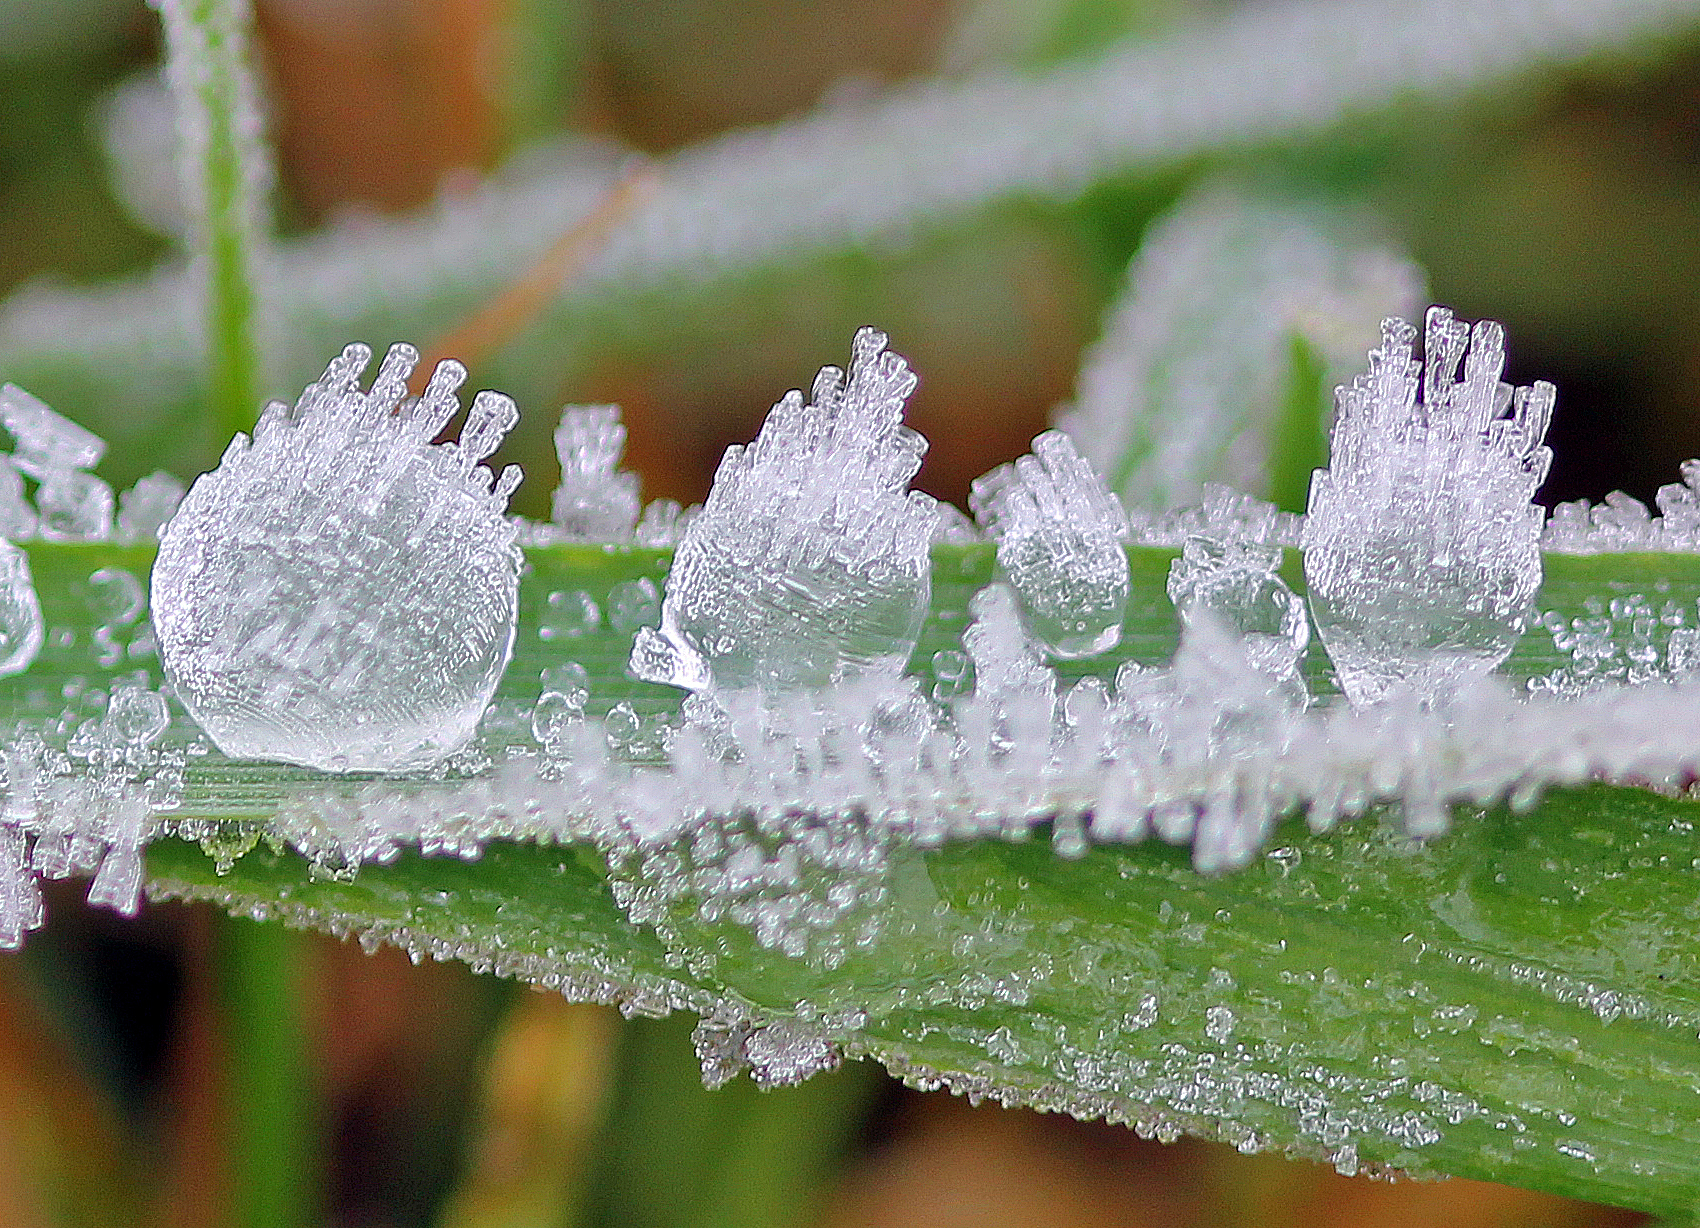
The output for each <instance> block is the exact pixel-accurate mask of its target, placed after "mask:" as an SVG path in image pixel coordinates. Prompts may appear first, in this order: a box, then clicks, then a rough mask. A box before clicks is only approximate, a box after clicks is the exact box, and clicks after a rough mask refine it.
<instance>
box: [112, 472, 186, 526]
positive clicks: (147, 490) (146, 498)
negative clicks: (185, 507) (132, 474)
mask: <svg viewBox="0 0 1700 1228" xmlns="http://www.w3.org/2000/svg"><path fill="white" fill-rule="evenodd" d="M181 502H183V483H181V482H179V481H178V480H177V479H176V478H174V477H172V476H171V475H170V474H169V473H164V472H162V471H159V470H155V471H154V472H153V473H150V474H148V476H147V477H145V478H142V479H140V480H138V481H137V482H136V484H135V485H134V486H132V487H131V488H130V489H129V490H127V491H125V492H124V493H123V494H121V495H119V496H118V540H119V541H121V542H155V541H158V540H159V534H160V531H161V530H162V529H164V528H165V526H166V523H167V522H168V521H170V519H171V518H172V516H174V515H176V513H177V505H178V504H179V503H181Z"/></svg>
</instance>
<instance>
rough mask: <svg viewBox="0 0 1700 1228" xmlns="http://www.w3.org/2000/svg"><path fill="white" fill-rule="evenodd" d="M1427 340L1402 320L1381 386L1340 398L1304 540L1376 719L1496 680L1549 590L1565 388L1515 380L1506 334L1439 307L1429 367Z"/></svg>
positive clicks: (1353, 695)
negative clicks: (1376, 708)
mask: <svg viewBox="0 0 1700 1228" xmlns="http://www.w3.org/2000/svg"><path fill="white" fill-rule="evenodd" d="M1415 335H1416V330H1415V329H1413V328H1412V327H1411V326H1410V325H1409V324H1406V323H1405V322H1403V321H1400V320H1389V321H1387V322H1386V323H1385V324H1384V325H1383V336H1382V344H1381V346H1380V347H1379V348H1377V349H1376V350H1373V351H1371V353H1370V369H1369V372H1368V373H1367V374H1365V375H1360V376H1359V377H1358V378H1357V379H1356V380H1355V381H1354V382H1353V384H1352V386H1351V387H1350V388H1342V389H1340V391H1339V393H1338V395H1337V402H1338V409H1337V413H1336V416H1335V422H1334V430H1333V436H1332V441H1331V446H1330V454H1329V467H1328V468H1327V469H1319V470H1317V472H1316V474H1315V475H1314V476H1313V478H1312V482H1311V490H1310V508H1309V513H1308V515H1307V517H1306V520H1305V526H1304V535H1303V548H1304V556H1305V557H1304V566H1305V580H1306V583H1307V586H1308V588H1309V594H1310V612H1311V616H1312V618H1313V619H1315V621H1316V628H1317V633H1318V634H1319V635H1320V636H1321V638H1322V642H1323V645H1324V646H1325V647H1326V648H1327V649H1328V655H1329V657H1330V659H1331V660H1332V661H1333V664H1334V670H1335V674H1336V676H1337V677H1338V679H1339V682H1340V687H1341V689H1342V690H1343V691H1345V693H1346V696H1347V698H1348V699H1350V700H1351V702H1352V703H1353V704H1355V705H1360V706H1361V705H1364V704H1370V703H1375V702H1377V701H1378V700H1380V699H1381V698H1382V697H1384V696H1385V695H1387V694H1388V693H1389V692H1390V691H1393V690H1396V689H1406V688H1409V689H1411V690H1413V691H1415V692H1416V693H1417V694H1418V695H1419V696H1420V697H1422V698H1423V699H1425V700H1428V699H1433V698H1435V697H1436V696H1438V695H1440V694H1443V693H1445V692H1446V691H1448V690H1450V689H1452V688H1455V687H1456V686H1457V685H1459V684H1460V683H1462V682H1463V681H1464V680H1465V679H1467V678H1468V677H1470V676H1472V675H1477V674H1482V673H1486V672H1488V671H1490V670H1492V669H1493V668H1494V667H1496V666H1497V665H1498V664H1499V663H1500V662H1502V661H1503V660H1505V658H1506V657H1507V656H1508V655H1509V654H1510V652H1511V648H1512V645H1513V644H1515V643H1516V641H1517V639H1518V637H1519V636H1520V635H1521V634H1522V632H1523V629H1524V627H1525V625H1526V624H1527V621H1528V619H1529V617H1530V615H1531V613H1532V610H1533V601H1534V595H1535V592H1536V590H1537V589H1538V588H1539V587H1540V582H1541V555H1540V534H1541V523H1542V516H1543V513H1542V511H1541V509H1540V508H1538V507H1536V506H1535V505H1534V504H1533V502H1532V499H1533V496H1534V492H1535V489H1536V488H1537V487H1538V486H1539V485H1540V484H1541V482H1542V481H1543V480H1544V479H1545V477H1546V472H1547V468H1548V465H1549V464H1550V463H1551V458H1552V454H1551V452H1550V451H1548V449H1547V448H1545V447H1544V446H1542V443H1541V440H1542V438H1543V437H1544V436H1545V434H1546V429H1547V423H1548V421H1549V420H1550V418H1551V415H1552V404H1553V396H1554V393H1553V388H1552V385H1550V384H1545V383H1537V384H1535V385H1534V386H1533V387H1530V388H1518V389H1515V390H1513V389H1512V388H1511V387H1510V386H1509V385H1507V384H1505V383H1504V382H1502V381H1501V380H1500V378H1499V377H1500V373H1501V371H1502V370H1503V368H1504V364H1505V343H1504V333H1503V331H1502V330H1501V329H1500V327H1499V326H1498V325H1497V324H1494V323H1491V322H1487V321H1484V322H1482V323H1480V324H1477V325H1476V326H1475V327H1474V328H1473V329H1471V328H1470V327H1469V326H1467V325H1465V324H1464V323H1463V322H1461V321H1457V320H1454V319H1453V317H1452V314H1451V312H1449V311H1447V310H1445V309H1444V308H1440V307H1435V308H1431V309H1430V311H1429V314H1428V319H1427V329H1426V339H1425V356H1424V360H1423V362H1422V364H1419V363H1418V362H1417V361H1416V360H1415V359H1414V358H1413V357H1412V343H1413V341H1414V339H1415ZM1460 364H1462V372H1461V373H1460ZM1419 385H1420V392H1421V396H1420V398H1419Z"/></svg>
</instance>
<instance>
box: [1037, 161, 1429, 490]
mask: <svg viewBox="0 0 1700 1228" xmlns="http://www.w3.org/2000/svg"><path fill="white" fill-rule="evenodd" d="M1365 229H1366V219H1364V218H1362V217H1360V216H1357V215H1356V214H1354V213H1352V212H1350V211H1347V210H1344V209H1341V208H1339V207H1331V206H1328V205H1325V204H1322V203H1317V202H1308V203H1297V202H1293V201H1288V200H1282V199H1280V198H1279V197H1274V196H1270V195H1260V194H1257V193H1255V192H1252V191H1250V190H1247V189H1243V188H1237V187H1232V186H1229V185H1226V184H1221V183H1218V184H1211V185H1207V186H1205V187H1204V188H1202V189H1199V190H1196V191H1194V192H1193V193H1192V194H1190V195H1189V196H1187V197H1186V198H1185V199H1184V200H1183V201H1181V203H1180V204H1179V205H1177V206H1176V207H1175V209H1174V210H1173V211H1172V212H1171V213H1169V214H1168V215H1167V216H1166V217H1164V218H1162V219H1160V220H1159V221H1157V222H1156V223H1154V224H1153V225H1152V227H1151V229H1150V231H1149V232H1148V235H1147V237H1146V240H1145V243H1144V245H1143V246H1142V247H1141V249H1140V251H1139V254H1138V255H1137V256H1136V257H1135V258H1134V260H1133V262H1132V264H1131V265H1130V266H1129V268H1128V272H1127V279H1126V288H1125V289H1124V291H1123V292H1122V295H1121V297H1120V299H1119V300H1118V301H1117V302H1115V303H1114V304H1113V305H1112V306H1111V307H1110V309H1109V312H1108V315H1107V319H1106V322H1105V324H1104V329H1103V335H1102V337H1101V338H1100V339H1099V341H1098V343H1097V344H1096V345H1095V346H1094V347H1093V349H1092V350H1091V351H1090V352H1089V353H1088V354H1087V355H1086V358H1085V360H1084V361H1083V363H1082V366H1081V374H1080V380H1079V385H1078V388H1077V399H1076V401H1075V403H1074V405H1073V406H1072V407H1070V408H1069V409H1067V410H1066V411H1065V412H1063V413H1062V414H1061V415H1060V416H1059V424H1060V425H1061V426H1062V427H1063V429H1065V430H1067V431H1068V433H1069V434H1070V435H1072V436H1073V437H1074V440H1075V443H1076V444H1077V445H1078V446H1079V447H1080V449H1081V451H1082V452H1083V453H1084V454H1085V455H1087V456H1088V457H1090V458H1091V460H1092V461H1093V463H1094V464H1096V465H1097V466H1098V468H1099V470H1100V471H1101V472H1102V473H1104V474H1105V475H1106V477H1107V478H1108V480H1109V483H1110V487H1111V489H1112V490H1114V491H1115V492H1116V493H1117V494H1118V495H1120V496H1121V498H1122V501H1123V502H1124V503H1125V504H1127V506H1128V507H1129V508H1130V509H1139V510H1143V511H1150V512H1164V511H1168V510H1171V509H1173V508H1177V507H1184V506H1187V505H1190V504H1195V503H1197V502H1198V499H1199V493H1200V490H1201V489H1202V487H1203V485H1204V483H1206V482H1220V483H1224V484H1226V485H1229V486H1233V487H1234V488H1235V489H1238V490H1245V491H1251V492H1254V493H1257V494H1260V495H1269V494H1274V493H1277V492H1275V491H1274V490H1273V489H1272V487H1271V479H1272V476H1273V475H1281V480H1283V481H1284V483H1285V487H1291V486H1293V485H1295V484H1296V485H1298V486H1299V487H1300V491H1299V496H1298V498H1299V501H1298V505H1297V506H1291V504H1292V503H1293V501H1294V494H1293V492H1292V491H1291V490H1288V489H1285V488H1283V490H1281V491H1280V492H1278V493H1280V495H1281V499H1280V500H1278V501H1279V502H1281V503H1282V504H1283V506H1286V507H1287V510H1290V511H1302V510H1304V509H1303V502H1302V497H1303V496H1302V489H1303V487H1304V486H1305V485H1307V484H1308V482H1309V480H1310V467H1311V465H1312V464H1321V463H1323V462H1324V460H1325V459H1326V450H1325V448H1324V446H1323V443H1324V440H1325V438H1326V437H1325V435H1323V433H1322V430H1321V427H1322V426H1323V425H1325V423H1326V420H1327V406H1328V398H1329V396H1330V395H1331V393H1332V390H1333V388H1334V386H1335V385H1336V384H1337V383H1340V382H1342V381H1345V380H1349V379H1350V377H1351V375H1352V374H1353V373H1354V372H1356V371H1358V370H1359V369H1361V368H1362V366H1363V357H1364V353H1365V352H1366V351H1367V350H1369V349H1370V347H1371V346H1373V345H1374V344H1375V343H1376V342H1377V340H1378V338H1379V336H1380V331H1379V329H1380V324H1381V320H1382V318H1383V317H1385V316H1389V315H1398V316H1410V315H1412V314H1414V313H1415V312H1416V311H1417V309H1418V308H1419V307H1420V306H1421V304H1420V302H1419V300H1420V299H1421V298H1422V294H1423V277H1422V273H1421V272H1420V271H1419V270H1418V269H1417V268H1416V266H1414V265H1413V264H1412V263H1411V262H1410V261H1409V260H1408V259H1406V258H1404V257H1403V256H1400V255H1398V254H1397V253H1395V252H1393V251H1391V250H1388V249H1387V248H1385V247H1383V246H1380V245H1376V244H1372V243H1370V242H1368V241H1367V240H1365V239H1363V238H1361V237H1359V235H1361V233H1362V232H1363V231H1364V230H1365ZM1319 363H1320V366H1321V369H1320V370H1319V369H1318V365H1319ZM1278 453H1279V455H1278ZM1289 453H1290V454H1289Z"/></svg>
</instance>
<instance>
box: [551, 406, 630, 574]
mask: <svg viewBox="0 0 1700 1228" xmlns="http://www.w3.org/2000/svg"><path fill="white" fill-rule="evenodd" d="M625 444H626V428H625V426H624V425H622V424H621V422H620V410H619V407H618V406H615V405H569V406H567V407H566V408H565V409H563V410H562V411H561V425H560V426H558V427H556V428H555V455H556V456H557V457H559V458H560V461H561V484H560V486H558V487H557V488H556V489H555V497H554V500H553V503H552V512H553V516H552V518H553V521H554V525H555V528H556V529H557V530H558V531H559V532H560V534H561V535H562V536H563V537H565V538H566V539H567V540H568V541H587V542H617V541H626V540H628V539H629V538H630V537H631V536H632V528H633V526H634V525H635V524H636V523H637V516H638V477H637V474H635V473H623V472H621V471H620V469H619V464H620V453H621V451H622V450H623V449H624V448H625Z"/></svg>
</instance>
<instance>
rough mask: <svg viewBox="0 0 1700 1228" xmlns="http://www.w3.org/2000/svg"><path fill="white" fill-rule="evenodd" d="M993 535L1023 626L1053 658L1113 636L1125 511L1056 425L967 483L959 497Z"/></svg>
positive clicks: (1124, 584) (1083, 652)
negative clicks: (1026, 450) (1021, 452)
mask: <svg viewBox="0 0 1700 1228" xmlns="http://www.w3.org/2000/svg"><path fill="white" fill-rule="evenodd" d="M968 501H969V504H970V506H972V507H973V509H974V514H975V516H976V517H978V519H979V521H980V523H981V524H982V525H984V526H985V527H986V528H987V529H988V530H989V531H990V533H991V535H992V536H993V537H994V538H995V539H996V540H997V544H998V566H999V568H1000V569H1001V570H1002V571H1003V574H1004V575H1005V576H1006V577H1007V578H1008V580H1009V582H1010V584H1011V585H1013V586H1014V588H1015V592H1016V594H1017V595H1018V596H1019V597H1020V601H1021V614H1022V619H1023V621H1024V622H1025V623H1026V624H1027V629H1028V631H1029V632H1031V633H1032V634H1033V636H1034V637H1035V638H1037V639H1038V640H1039V641H1040V642H1041V643H1043V644H1044V645H1045V647H1046V648H1047V649H1048V650H1049V651H1050V652H1051V654H1052V655H1053V656H1058V657H1064V658H1072V657H1089V656H1094V655H1096V654H1098V653H1101V652H1107V651H1108V650H1109V649H1111V648H1114V647H1115V646H1116V644H1117V643H1119V642H1120V640H1121V630H1122V619H1123V617H1124V616H1125V614H1126V612H1127V599H1128V589H1129V580H1128V563H1127V551H1126V547H1125V543H1126V541H1127V537H1128V524H1127V516H1126V514H1125V513H1124V512H1123V511H1122V508H1121V504H1120V503H1118V502H1117V501H1116V498H1115V496H1114V495H1112V494H1111V493H1110V492H1109V489H1108V488H1107V487H1106V486H1105V485H1104V480H1103V478H1101V477H1100V476H1099V475H1098V473H1097V471H1096V470H1094V469H1093V468H1092V465H1091V463H1090V462H1089V461H1087V460H1085V459H1083V458H1082V457H1081V456H1080V454H1079V453H1078V452H1076V451H1075V447H1074V442H1073V441H1072V440H1071V439H1070V438H1069V437H1068V436H1067V435H1065V434H1064V433H1063V432H1061V431H1046V432H1045V433H1044V434H1042V435H1040V436H1039V437H1038V438H1036V439H1035V440H1034V441H1033V452H1032V454H1031V455H1029V456H1023V457H1022V458H1021V459H1020V460H1017V461H1015V462H1014V463H1012V464H1008V465H1001V466H999V467H998V468H996V469H994V470H992V471H991V472H990V473H988V474H986V475H985V476H984V477H981V478H979V479H977V480H976V481H975V482H974V486H973V489H972V491H971V493H970V494H969V496H968Z"/></svg>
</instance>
